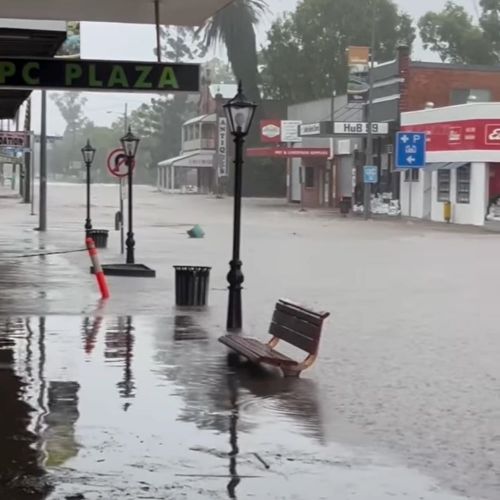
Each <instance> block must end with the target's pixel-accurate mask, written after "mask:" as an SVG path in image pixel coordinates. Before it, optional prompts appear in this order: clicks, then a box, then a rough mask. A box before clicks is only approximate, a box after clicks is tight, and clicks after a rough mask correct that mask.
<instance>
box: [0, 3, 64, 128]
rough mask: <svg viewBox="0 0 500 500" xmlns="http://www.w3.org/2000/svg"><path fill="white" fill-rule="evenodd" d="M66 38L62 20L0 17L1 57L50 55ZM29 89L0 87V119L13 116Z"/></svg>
mask: <svg viewBox="0 0 500 500" xmlns="http://www.w3.org/2000/svg"><path fill="white" fill-rule="evenodd" d="M2 1H3V0H2ZM2 14H3V12H2ZM44 28H45V29H44ZM65 39H66V24H65V23H60V22H56V23H54V22H51V21H47V22H43V23H41V22H38V23H37V22H30V21H6V20H4V19H0V57H1V56H10V57H12V56H14V57H23V56H24V57H26V56H29V57H52V56H54V54H55V53H56V52H57V50H58V49H59V47H60V46H61V44H62V43H63V42H64V40H65ZM30 93H31V92H30V91H29V90H0V119H6V118H14V117H15V115H16V112H17V110H18V109H19V106H21V104H22V103H23V101H24V100H25V99H26V98H27V97H28V96H29V95H30Z"/></svg>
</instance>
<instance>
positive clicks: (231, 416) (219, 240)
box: [0, 185, 500, 500]
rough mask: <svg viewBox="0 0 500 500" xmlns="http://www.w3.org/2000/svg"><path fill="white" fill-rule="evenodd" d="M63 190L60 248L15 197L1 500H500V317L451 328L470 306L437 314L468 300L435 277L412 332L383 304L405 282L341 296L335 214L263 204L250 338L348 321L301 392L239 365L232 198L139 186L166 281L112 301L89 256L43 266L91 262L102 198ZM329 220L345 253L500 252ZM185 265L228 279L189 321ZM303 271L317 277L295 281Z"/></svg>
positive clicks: (1, 399) (2, 211) (2, 258)
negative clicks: (179, 292)
mask: <svg viewBox="0 0 500 500" xmlns="http://www.w3.org/2000/svg"><path fill="white" fill-rule="evenodd" d="M50 188H51V196H52V198H51V200H52V201H51V212H50V214H51V217H52V221H51V222H50V224H51V225H52V228H51V230H50V231H49V232H48V233H47V234H46V235H40V234H38V233H37V232H36V231H33V226H34V225H36V224H34V222H35V221H34V219H33V218H32V217H31V216H30V215H29V210H26V207H25V206H23V205H21V204H19V202H18V200H15V199H12V198H10V197H5V196H0V215H1V221H0V500H25V499H26V500H45V499H46V500H97V499H103V500H110V499H115V498H116V499H122V498H123V499H127V498H130V499H175V500H177V499H193V500H196V499H200V500H202V499H227V498H229V499H233V498H234V499H265V500H267V499H269V500H278V499H287V500H289V499H293V500H295V499H297V500H303V499H304V500H305V499H311V500H315V499H318V500H319V499H328V500H331V499H339V500H343V499H360V500H386V499H387V500H388V499H391V500H394V499H411V500H413V499H415V500H464V499H474V500H493V499H498V498H499V497H500V473H499V470H500V467H499V464H500V453H499V450H500V403H499V401H498V380H499V378H497V377H499V376H500V369H499V368H498V363H497V356H496V354H495V353H498V350H497V347H500V346H499V343H498V342H499V341H498V336H496V337H495V336H494V335H493V330H494V328H493V327H492V328H491V329H490V327H489V326H488V325H490V324H492V325H494V324H496V319H497V318H496V316H495V312H494V311H492V310H489V312H488V313H485V309H481V314H482V317H483V321H484V323H483V324H482V327H481V328H480V325H481V323H480V321H481V320H480V319H479V316H480V315H479V314H477V315H476V314H475V313H474V311H475V310H476V309H477V307H478V306H477V303H476V306H475V307H476V309H475V308H474V307H470V308H469V307H468V306H467V305H466V306H464V307H463V308H462V312H461V313H460V311H459V312H458V313H457V314H459V315H460V314H466V315H467V319H464V317H463V316H462V317H460V318H459V320H460V321H462V322H463V321H465V322H466V325H464V328H463V331H461V330H457V329H456V328H455V325H454V323H453V322H452V324H451V325H449V327H448V328H447V327H446V324H445V323H446V321H449V316H448V314H449V312H450V310H451V309H448V308H447V307H443V308H442V309H441V310H435V305H434V304H433V302H435V298H436V297H435V296H432V294H431V297H427V298H425V297H424V295H425V293H424V292H425V290H426V289H427V288H429V289H431V288H432V289H434V292H432V293H433V294H436V293H443V294H444V293H445V290H444V289H445V288H446V289H447V288H448V285H449V284H447V283H442V284H441V286H442V289H439V286H440V285H439V284H437V283H435V282H427V280H426V278H425V276H424V277H422V276H420V280H421V281H419V277H418V276H417V275H416V274H415V276H414V278H413V279H414V284H413V285H412V286H409V287H408V288H407V289H404V288H403V289H400V294H401V290H405V291H406V293H407V294H408V295H409V296H410V298H412V300H413V305H414V307H418V306H421V307H423V310H422V313H423V314H425V315H426V323H425V324H422V323H421V322H419V320H418V319H417V320H415V322H414V324H413V325H411V326H409V325H408V324H407V323H408V321H406V322H405V319H406V318H408V317H409V312H408V310H403V311H399V312H398V310H397V309H396V310H395V311H393V313H392V316H390V315H389V314H388V313H387V311H385V310H384V309H381V306H380V304H381V303H382V302H380V303H378V302H376V298H377V297H379V291H380V290H379V288H378V287H380V288H384V289H385V290H386V299H387V297H393V295H394V294H393V292H392V291H391V280H395V279H396V278H391V277H390V276H388V277H387V280H386V282H385V283H382V282H381V281H380V280H379V276H374V279H375V282H374V283H372V285H371V289H370V290H368V291H365V292H360V291H359V290H360V286H359V283H358V284H356V283H352V281H353V280H354V281H356V280H360V279H361V278H360V275H357V274H356V273H357V271H355V270H354V267H353V268H352V269H351V282H350V283H349V284H347V280H345V281H344V282H343V283H344V285H343V286H337V285H336V284H335V283H332V282H333V281H335V280H337V279H340V278H342V268H345V267H346V265H347V266H348V264H346V263H345V262H344V263H343V264H342V265H340V266H339V267H338V268H337V269H335V270H334V271H332V274H327V275H325V273H323V275H322V274H321V273H320V272H319V268H318V269H314V270H313V268H314V265H315V264H314V262H317V260H318V254H319V253H323V251H326V248H325V249H321V248H318V245H322V244H325V245H330V243H322V241H323V239H324V238H323V234H324V228H325V227H326V226H325V220H324V219H323V218H322V217H321V216H316V215H306V216H305V217H308V218H307V220H304V219H303V218H301V217H302V216H299V215H297V213H295V211H293V212H292V211H290V210H288V209H286V208H283V207H281V206H280V205H275V203H274V202H269V203H266V202H264V201H262V202H258V203H255V204H254V205H253V204H251V203H250V202H249V204H247V205H246V207H245V209H246V216H247V225H246V227H245V228H244V231H246V241H245V239H244V242H245V243H246V245H247V247H246V248H247V250H245V251H244V254H245V255H244V256H245V257H246V260H244V262H248V265H247V267H246V268H245V269H246V271H247V273H248V278H249V279H248V281H247V282H246V283H247V284H246V288H245V292H244V305H245V306H244V314H245V332H246V333H249V334H251V335H253V336H256V337H259V338H261V339H263V338H265V335H266V331H267V330H266V328H267V326H268V322H269V320H270V317H271V312H272V308H273V301H275V300H276V299H277V298H279V297H280V296H291V298H299V299H303V301H304V302H308V303H311V304H312V305H313V306H315V307H318V308H319V307H320V306H324V308H326V309H329V310H331V312H332V318H331V319H330V320H329V323H328V324H327V326H326V328H325V331H324V338H323V340H322V344H321V350H320V357H319V359H318V362H317V364H316V365H315V366H314V367H313V368H312V369H310V370H309V371H306V372H305V373H304V374H303V377H302V378H300V379H290V378H283V377H282V376H281V375H280V374H276V373H274V372H269V371H264V370H262V369H258V368H256V367H252V366H250V365H245V364H242V365H239V366H233V365H228V362H227V352H226V350H225V348H224V347H223V346H222V345H221V344H220V343H218V342H217V338H218V336H220V335H221V334H223V333H224V324H225V307H226V299H227V294H226V289H225V287H226V283H225V273H227V261H228V255H227V254H228V252H229V250H230V230H231V229H230V222H231V221H230V217H229V216H228V213H227V211H228V209H229V207H230V200H217V201H216V200H213V199H208V198H203V197H198V196H193V197H189V196H184V197H183V196H177V197H166V196H165V195H163V194H160V193H155V192H154V191H153V190H152V189H151V188H146V187H144V188H139V189H138V196H137V198H138V206H137V210H138V212H139V213H142V215H139V213H138V228H137V241H138V245H137V248H138V255H139V259H138V260H139V261H140V260H143V261H144V263H147V264H148V265H150V266H151V267H153V268H155V269H156V271H157V274H158V277H157V278H156V279H149V280H148V279H130V278H128V279H127V278H112V279H110V288H111V292H112V297H111V299H110V301H108V302H107V303H103V302H101V301H99V297H98V294H97V290H96V285H95V282H94V279H93V277H92V276H90V275H89V273H88V266H89V263H88V256H87V255H86V254H85V253H84V252H75V253H67V254H60V255H50V256H40V255H36V256H32V255H33V254H38V253H44V252H54V251H58V250H60V251H71V250H77V249H79V248H80V247H81V246H82V243H81V239H82V230H81V225H82V224H81V222H82V221H81V220H80V219H81V216H82V210H83V206H82V204H81V203H77V202H75V201H74V200H75V199H83V198H80V196H81V193H80V190H81V189H82V187H80V186H77V187H74V186H64V185H59V186H58V185H55V186H50ZM1 194H2V193H0V195H1ZM111 194H113V195H114V191H113V192H111V188H110V187H104V186H103V187H100V188H98V189H97V193H96V198H97V200H98V201H96V207H95V212H96V214H95V218H96V219H97V220H98V224H99V223H100V224H101V225H103V226H104V227H106V225H109V223H110V221H111V220H112V214H113V210H114V209H115V208H114V205H113V204H112V203H111V202H110V201H109V199H110V198H111ZM56 214H57V215H56ZM106 223H107V224H106ZM194 223H201V224H202V226H203V228H204V229H205V230H206V232H207V236H206V237H205V238H204V239H203V240H189V239H188V238H187V237H186V234H185V232H186V229H188V228H189V227H191V225H192V224H194ZM327 224H328V226H327V228H328V231H330V232H331V233H333V237H332V238H333V239H332V242H331V245H332V246H331V247H328V251H330V250H332V249H335V248H338V245H339V243H338V242H339V241H342V242H343V243H340V245H341V246H343V247H344V248H343V249H342V254H343V255H350V254H351V253H352V252H351V251H350V250H349V245H352V248H357V247H358V245H359V244H360V243H363V242H364V243H368V244H371V245H372V249H373V251H374V252H375V253H376V252H380V255H379V257H380V256H381V255H383V254H384V253H385V252H386V251H387V247H386V246H385V245H383V248H382V249H380V248H379V246H380V244H381V240H382V239H383V240H384V241H386V240H387V238H389V239H391V242H392V243H393V244H394V245H395V246H397V245H402V246H403V247H404V249H406V248H408V246H412V247H413V246H417V248H415V249H414V251H415V252H416V254H418V253H419V248H418V245H419V244H421V242H422V240H426V241H425V243H426V245H427V244H429V243H432V245H431V246H432V247H433V248H434V251H435V253H436V254H439V253H440V252H442V254H443V256H444V255H445V254H446V253H447V251H448V248H449V247H454V246H455V245H456V243H457V241H459V240H460V239H465V240H467V239H470V242H467V241H466V242H465V243H464V244H465V245H469V244H470V245H475V246H477V245H484V248H483V250H484V252H485V255H486V256H489V255H490V254H491V256H492V258H493V255H494V254H495V248H498V246H497V245H498V244H497V243H496V242H495V240H494V239H492V238H494V237H491V236H488V237H483V236H478V235H477V234H471V235H452V236H449V235H443V234H442V233H441V232H440V233H439V234H437V235H436V234H434V233H432V231H430V232H426V230H422V229H419V230H415V229H407V228H398V227H392V226H390V227H386V226H385V225H383V224H382V225H381V226H380V228H378V229H377V230H376V231H374V230H373V229H369V231H368V232H367V233H366V234H365V235H360V232H359V223H358V222H350V221H347V222H346V221H345V220H339V221H336V222H334V223H332V224H330V223H327ZM348 224H354V225H355V227H354V228H351V226H348ZM95 227H98V225H95ZM315 227H317V229H315ZM316 230H317V231H318V233H316V232H315V231H316ZM379 231H382V232H384V234H383V235H380V236H379V235H378V232H379ZM110 237H111V238H113V239H112V241H110V245H109V246H110V248H109V249H107V250H104V251H102V252H101V256H102V259H103V260H104V261H117V260H119V259H121V258H122V256H121V255H120V253H119V245H118V244H117V235H116V234H115V233H113V232H111V234H110ZM379 238H380V239H379ZM483 238H485V239H483ZM340 239H341V240H340ZM245 243H244V244H245ZM490 245H494V246H491V247H490ZM285 250H286V251H287V252H288V253H289V254H290V255H289V257H287V259H291V261H292V262H297V261H298V260H299V259H300V258H302V259H304V260H303V263H305V264H304V266H303V267H305V269H304V270H303V271H301V270H300V269H299V268H298V267H300V266H296V267H297V269H295V268H292V267H290V265H286V266H283V267H281V265H280V259H279V258H278V256H277V255H276V253H277V252H278V253H280V254H282V255H284V252H285ZM467 250H468V249H467V248H465V249H464V250H463V251H464V252H466V251H467ZM308 252H310V254H309V253H308ZM354 252H355V250H354ZM459 252H460V251H459ZM269 256H271V258H269ZM266 258H267V261H266V260H265V259H266ZM380 258H382V257H380ZM386 258H387V259H389V257H387V256H386ZM356 262H357V263H359V261H357V260H356ZM415 262H416V261H415ZM180 263H182V264H186V263H187V264H194V263H196V264H200V265H210V266H212V275H211V285H210V297H209V299H210V301H209V302H210V303H209V306H208V307H207V308H205V309H199V310H186V309H182V308H176V307H175V306H174V286H173V271H172V268H171V266H172V265H174V264H180ZM290 263H291V262H290V261H288V264H290ZM438 264H440V263H439V262H438V263H437V265H438ZM438 267H439V266H438ZM292 269H294V270H295V271H296V273H298V274H299V276H295V277H293V276H292V277H290V278H289V280H287V276H289V275H290V273H291V270H292ZM474 271H475V272H476V273H479V274H480V276H479V278H481V279H482V278H484V276H483V275H481V273H482V272H483V271H482V269H480V268H476V269H475V270H474ZM272 272H274V273H275V274H274V276H275V278H273V279H269V277H268V278H266V276H270V273H272ZM359 272H361V271H359ZM365 272H367V271H365ZM418 272H419V271H418V270H415V273H417V274H418ZM484 272H486V270H485V271H484ZM301 273H303V274H301ZM311 273H312V274H313V275H314V276H317V277H318V278H317V280H316V281H315V282H311V280H310V279H307V277H308V276H310V275H311ZM420 274H422V271H421V270H420ZM464 274H465V278H467V271H464ZM356 276H357V277H356ZM407 278H408V279H410V280H411V279H412V275H411V273H410V274H408V275H407ZM443 279H447V278H443ZM450 279H451V280H453V279H454V278H453V277H451V278H450ZM256 283H262V284H263V285H262V286H261V287H258V288H257V286H256ZM450 284H451V283H450ZM426 287H427V288H426ZM436 287H437V288H438V289H439V290H438V291H437V292H436ZM301 291H302V294H303V295H302V296H300V297H297V294H299V293H300V292H301ZM484 292H485V294H484V296H483V295H482V293H483V292H481V291H479V290H476V291H475V292H474V293H471V292H470V291H469V292H468V293H470V294H471V295H467V296H462V299H463V300H464V301H467V302H468V301H470V300H472V299H479V298H484V301H483V302H482V307H484V306H488V305H490V303H489V302H488V297H487V293H486V291H484ZM363 293H365V294H366V295H363ZM451 293H453V292H451ZM356 294H358V295H357V297H356ZM492 300H493V299H492ZM353 301H354V302H355V303H356V304H358V307H357V308H353V307H352V306H351V310H350V312H349V314H348V313H347V312H346V311H345V309H346V308H348V307H349V305H348V304H349V303H352V302H353ZM393 301H394V302H395V303H396V304H397V305H400V304H399V303H398V299H397V297H395V298H393ZM374 302H376V303H374ZM492 303H493V302H492ZM448 307H450V308H451V306H448ZM363 309H364V310H365V311H367V314H366V316H365V315H363V314H360V312H359V311H360V310H363ZM431 311H435V312H433V313H432V312H431ZM485 314H486V317H484V316H485ZM440 315H444V316H445V319H443V320H441V321H443V323H439V321H440V319H439V317H440ZM434 321H435V322H438V324H437V325H436V326H432V323H433V322H434ZM471 325H477V329H475V330H470V329H469V327H470V326H471ZM407 330H408V334H406V333H405V332H406V331H407ZM490 333H491V335H490ZM495 342H496V343H495Z"/></svg>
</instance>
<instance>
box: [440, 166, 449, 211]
mask: <svg viewBox="0 0 500 500" xmlns="http://www.w3.org/2000/svg"><path fill="white" fill-rule="evenodd" d="M443 174H446V175H447V176H448V179H447V180H443V179H440V176H441V175H443ZM443 184H445V185H446V184H447V186H448V189H446V188H445V189H443V188H442V187H441V186H442V185H443ZM442 193H445V194H442ZM437 201H438V202H441V203H443V202H447V201H451V170H450V169H448V168H440V169H438V171H437Z"/></svg>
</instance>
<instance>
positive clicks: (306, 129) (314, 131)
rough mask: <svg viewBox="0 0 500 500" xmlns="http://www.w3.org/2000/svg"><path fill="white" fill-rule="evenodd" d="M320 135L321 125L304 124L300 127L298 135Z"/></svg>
mask: <svg viewBox="0 0 500 500" xmlns="http://www.w3.org/2000/svg"><path fill="white" fill-rule="evenodd" d="M320 133H321V123H305V124H304V125H301V126H300V135H302V136H304V135H319V134H320Z"/></svg>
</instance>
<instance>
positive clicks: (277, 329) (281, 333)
mask: <svg viewBox="0 0 500 500" xmlns="http://www.w3.org/2000/svg"><path fill="white" fill-rule="evenodd" d="M269 333H270V334H271V335H274V336H275V337H278V338H279V339H281V340H284V341H285V342H288V343H289V344H291V345H293V346H295V347H298V348H299V349H302V350H303V351H306V352H308V353H309V354H314V353H315V352H316V350H317V347H318V340H317V339H316V340H313V339H311V338H309V337H305V336H303V335H301V334H300V333H298V332H296V331H294V330H291V329H290V328H287V327H286V326H285V325H280V324H279V323H275V322H274V321H273V322H272V323H271V326H270V327H269Z"/></svg>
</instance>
